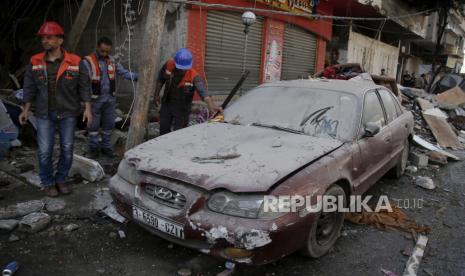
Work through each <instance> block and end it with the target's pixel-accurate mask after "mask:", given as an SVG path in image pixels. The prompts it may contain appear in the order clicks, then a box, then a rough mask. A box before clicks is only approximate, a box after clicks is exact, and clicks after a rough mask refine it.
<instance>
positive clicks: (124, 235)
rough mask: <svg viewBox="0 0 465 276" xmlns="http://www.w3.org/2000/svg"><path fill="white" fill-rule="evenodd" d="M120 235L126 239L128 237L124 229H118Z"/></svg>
mask: <svg viewBox="0 0 465 276" xmlns="http://www.w3.org/2000/svg"><path fill="white" fill-rule="evenodd" d="M118 236H119V237H120V239H124V238H126V233H124V231H123V230H118Z"/></svg>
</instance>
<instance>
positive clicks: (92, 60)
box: [85, 53, 116, 96]
mask: <svg viewBox="0 0 465 276" xmlns="http://www.w3.org/2000/svg"><path fill="white" fill-rule="evenodd" d="M85 59H86V60H87V62H89V64H90V69H91V76H90V79H91V81H92V93H93V94H94V95H96V96H98V95H100V94H101V91H100V81H101V80H102V75H101V72H100V65H99V62H98V58H97V55H96V54H95V53H92V54H90V55H88V56H86V57H85ZM105 64H106V66H107V73H108V78H109V80H110V93H111V94H112V95H113V93H114V92H115V88H116V84H115V70H116V66H115V64H114V63H113V62H111V61H110V59H109V58H106V59H105Z"/></svg>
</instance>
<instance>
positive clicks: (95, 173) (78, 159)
mask: <svg viewBox="0 0 465 276" xmlns="http://www.w3.org/2000/svg"><path fill="white" fill-rule="evenodd" d="M76 174H79V175H80V176H82V178H84V179H85V180H88V181H90V182H95V181H99V180H102V178H103V177H104V176H105V172H104V171H103V168H102V166H101V165H100V164H99V162H97V161H95V160H92V159H89V158H86V157H84V156H80V155H77V154H74V155H73V165H72V167H71V170H70V172H69V175H70V176H73V175H76Z"/></svg>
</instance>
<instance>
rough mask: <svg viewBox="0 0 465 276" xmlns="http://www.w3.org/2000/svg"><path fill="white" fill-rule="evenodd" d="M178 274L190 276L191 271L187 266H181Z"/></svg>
mask: <svg viewBox="0 0 465 276" xmlns="http://www.w3.org/2000/svg"><path fill="white" fill-rule="evenodd" d="M178 275H179V276H191V275H192V272H191V270H190V269H188V268H181V269H180V270H178Z"/></svg>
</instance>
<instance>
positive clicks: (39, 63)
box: [31, 50, 81, 82]
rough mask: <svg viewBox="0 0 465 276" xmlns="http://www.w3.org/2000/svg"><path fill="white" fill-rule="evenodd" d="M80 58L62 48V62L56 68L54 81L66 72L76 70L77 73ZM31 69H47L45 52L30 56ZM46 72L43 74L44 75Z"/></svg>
mask: <svg viewBox="0 0 465 276" xmlns="http://www.w3.org/2000/svg"><path fill="white" fill-rule="evenodd" d="M80 61H81V58H80V57H79V56H77V55H75V54H71V53H68V52H66V51H65V50H63V62H62V63H61V65H60V68H58V72H57V76H56V82H58V80H59V79H60V77H61V76H62V75H63V74H64V73H65V72H66V71H70V72H78V73H79V62H80ZM31 64H32V71H40V70H44V71H46V70H47V63H46V62H45V52H42V53H39V54H36V55H33V56H32V57H31ZM46 75H47V74H44V76H46Z"/></svg>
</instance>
